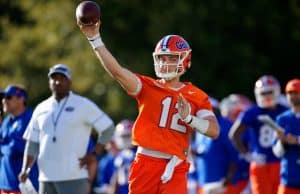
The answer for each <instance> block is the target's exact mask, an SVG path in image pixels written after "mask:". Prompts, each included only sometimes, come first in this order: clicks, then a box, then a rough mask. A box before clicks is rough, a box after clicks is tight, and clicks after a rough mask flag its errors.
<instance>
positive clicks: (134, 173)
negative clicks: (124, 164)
mask: <svg viewBox="0 0 300 194" xmlns="http://www.w3.org/2000/svg"><path fill="white" fill-rule="evenodd" d="M100 23H101V22H100V21H99V22H97V23H96V24H95V25H83V24H81V23H80V22H78V26H79V27H80V29H81V31H82V32H83V33H84V34H85V36H87V38H88V40H89V42H90V44H91V46H92V47H93V49H94V51H95V53H96V55H97V57H98V58H99V60H100V62H101V64H102V66H103V68H104V69H105V70H106V71H107V72H108V73H109V75H111V76H112V77H113V78H114V79H115V80H117V81H118V82H119V83H120V85H121V86H122V87H123V88H124V89H125V90H126V92H127V93H128V94H129V95H130V96H132V97H133V98H135V99H136V101H137V103H138V110H139V114H138V117H137V119H136V121H135V123H134V126H133V131H132V143H133V144H134V145H136V146H138V149H137V155H136V158H135V161H134V162H133V164H132V167H131V172H130V176H129V193H131V194H135V193H153V194H155V193H181V194H185V193H187V186H186V185H187V172H188V169H189V163H188V162H187V161H186V159H187V154H188V150H189V136H190V133H191V131H192V130H196V131H197V132H199V133H202V134H204V135H206V136H209V137H212V138H217V137H218V135H219V128H218V123H217V120H216V117H215V115H214V113H213V111H212V107H211V105H210V102H209V100H208V95H207V94H206V93H205V92H204V91H202V90H201V89H199V88H197V87H196V86H194V85H192V84H191V83H189V82H182V81H180V77H181V75H183V74H184V73H185V72H186V71H187V70H188V69H189V68H190V66H191V56H192V53H191V52H192V49H191V48H190V46H189V44H188V42H187V41H186V40H185V39H183V38H182V37H181V36H179V35H167V36H165V37H163V38H162V39H161V40H160V41H159V42H158V43H157V45H156V48H155V50H154V52H153V60H154V70H155V73H156V76H157V77H158V79H154V78H151V77H148V76H144V75H140V74H136V73H133V72H131V71H130V70H128V69H126V68H124V67H122V66H121V65H120V64H119V62H118V61H117V60H116V58H115V57H114V56H113V55H112V54H111V53H110V51H109V50H108V49H107V48H106V46H105V45H104V43H103V42H102V39H101V36H100V33H99V27H100Z"/></svg>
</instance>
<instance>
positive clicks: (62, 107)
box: [52, 96, 69, 143]
mask: <svg viewBox="0 0 300 194" xmlns="http://www.w3.org/2000/svg"><path fill="white" fill-rule="evenodd" d="M68 99H69V96H67V99H66V100H65V101H64V102H63V104H62V106H61V107H60V109H59V111H58V114H57V116H56V118H54V112H53V113H52V123H53V126H54V128H53V137H52V142H53V143H55V142H56V127H57V123H58V120H59V118H60V116H61V113H62V112H63V110H64V108H65V105H66V104H67V101H68Z"/></svg>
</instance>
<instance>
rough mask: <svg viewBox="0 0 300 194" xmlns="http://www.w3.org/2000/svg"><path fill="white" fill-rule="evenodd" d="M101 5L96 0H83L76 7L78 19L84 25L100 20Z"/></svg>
mask: <svg viewBox="0 0 300 194" xmlns="http://www.w3.org/2000/svg"><path fill="white" fill-rule="evenodd" d="M100 13H101V12H100V6H99V5H98V4H97V3H96V2H94V1H82V2H81V3H80V4H78V6H77V8H76V19H77V21H79V22H80V23H82V24H84V25H93V24H95V23H97V22H98V21H99V20H100Z"/></svg>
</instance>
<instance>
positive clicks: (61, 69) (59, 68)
mask: <svg viewBox="0 0 300 194" xmlns="http://www.w3.org/2000/svg"><path fill="white" fill-rule="evenodd" d="M54 73H60V74H63V75H64V76H66V77H67V78H68V79H69V80H71V72H70V69H69V67H68V66H66V65H64V64H56V65H54V66H53V67H51V68H50V69H49V73H48V77H49V78H50V77H51V76H52V75H53V74H54Z"/></svg>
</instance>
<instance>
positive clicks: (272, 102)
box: [254, 75, 281, 108]
mask: <svg viewBox="0 0 300 194" xmlns="http://www.w3.org/2000/svg"><path fill="white" fill-rule="evenodd" d="M254 94H255V99H256V103H257V105H258V106H259V107H261V108H270V107H274V106H276V104H277V103H278V101H279V98H280V94H281V91H280V84H279V82H278V80H277V79H276V78H275V77H273V76H271V75H264V76H262V77H260V78H259V79H258V80H257V81H256V82H255V87H254Z"/></svg>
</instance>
